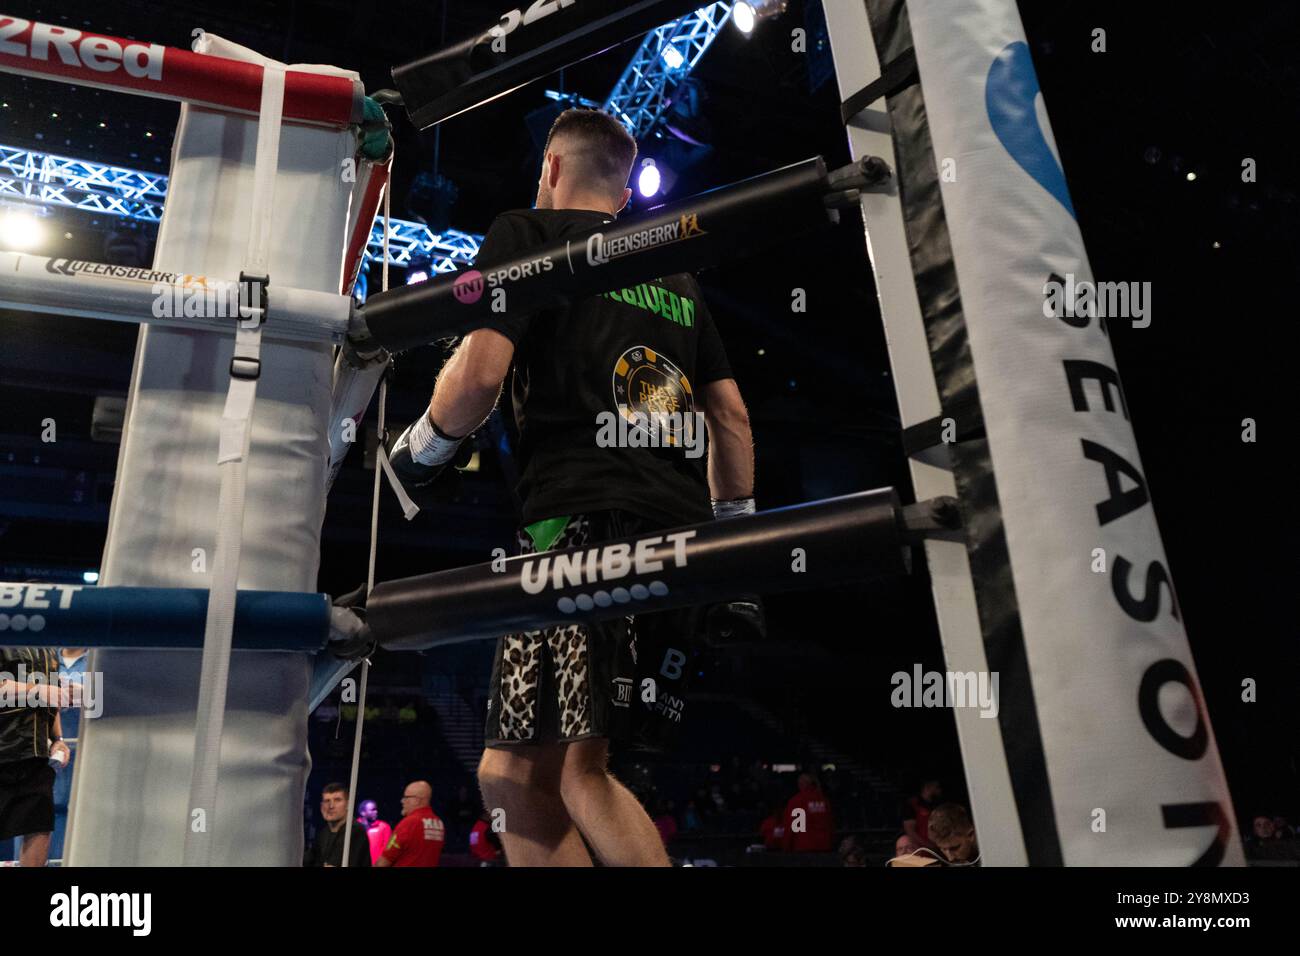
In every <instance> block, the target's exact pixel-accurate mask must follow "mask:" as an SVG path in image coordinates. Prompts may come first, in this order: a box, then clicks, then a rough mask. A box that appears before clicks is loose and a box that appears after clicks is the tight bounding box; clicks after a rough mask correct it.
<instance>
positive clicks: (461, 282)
mask: <svg viewBox="0 0 1300 956" xmlns="http://www.w3.org/2000/svg"><path fill="white" fill-rule="evenodd" d="M483 287H484V282H483V273H481V272H479V271H478V270H477V269H471V270H470V271H469V272H464V273H461V274H460V275H459V276H457V277H456V281H455V282H454V283H452V287H451V294H452V295H454V296H455V297H456V301H457V302H459V303H460V304H461V305H473V304H474V303H475V302H477V301H478V300H479V299H481V298H483Z"/></svg>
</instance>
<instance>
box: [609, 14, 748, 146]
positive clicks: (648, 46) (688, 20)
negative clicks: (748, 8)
mask: <svg viewBox="0 0 1300 956" xmlns="http://www.w3.org/2000/svg"><path fill="white" fill-rule="evenodd" d="M734 6H735V4H733V3H711V4H709V5H708V6H706V7H701V8H700V9H699V10H696V11H695V12H694V13H690V14H687V15H686V16H684V17H681V18H679V19H677V20H674V21H672V22H671V23H665V24H664V25H663V26H661V27H655V29H653V30H651V31H650V32H649V33H647V34H646V37H645V39H644V40H643V41H642V42H641V46H640V48H639V49H638V50H637V51H636V54H635V55H634V56H633V57H632V61H631V62H630V63H628V65H627V69H626V70H624V71H623V75H622V76H621V77H620V78H619V81H618V83H617V84H616V85H615V86H614V91H613V92H612V93H610V94H609V98H608V99H606V100H605V103H604V109H605V111H606V112H608V113H612V114H613V115H614V116H616V117H618V119H620V120H621V121H622V122H623V124H624V125H625V126H626V127H627V128H628V129H629V130H630V131H631V132H632V135H633V136H635V137H636V138H637V139H641V138H643V137H644V136H646V135H648V134H649V133H650V132H651V131H653V130H654V128H655V126H656V125H657V124H658V122H659V120H660V119H661V118H662V117H663V114H664V111H665V110H666V109H667V107H668V106H669V105H670V103H671V94H672V91H673V90H674V89H676V88H677V86H678V85H679V84H680V83H681V82H682V81H683V80H684V79H686V77H688V76H690V74H691V71H692V70H694V69H695V65H696V64H697V63H699V62H700V59H701V58H702V57H703V56H704V54H705V53H706V52H707V51H708V49H709V47H710V46H712V45H713V41H714V39H715V38H716V37H717V35H718V31H719V30H721V29H722V28H723V27H724V26H726V24H727V21H728V20H730V19H731V11H732V8H733V7H734Z"/></svg>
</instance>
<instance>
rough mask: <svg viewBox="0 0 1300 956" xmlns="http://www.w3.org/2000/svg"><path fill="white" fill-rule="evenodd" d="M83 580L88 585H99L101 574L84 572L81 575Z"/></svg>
mask: <svg viewBox="0 0 1300 956" xmlns="http://www.w3.org/2000/svg"><path fill="white" fill-rule="evenodd" d="M81 580H83V581H85V582H86V583H87V584H98V583H99V572H98V571H83V572H82V573H81Z"/></svg>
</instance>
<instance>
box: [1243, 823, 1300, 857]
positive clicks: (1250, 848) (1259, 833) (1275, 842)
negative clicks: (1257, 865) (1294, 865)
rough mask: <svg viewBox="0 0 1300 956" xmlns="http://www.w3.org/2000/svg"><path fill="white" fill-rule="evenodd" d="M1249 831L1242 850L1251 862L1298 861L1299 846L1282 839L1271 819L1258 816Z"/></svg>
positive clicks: (1291, 840)
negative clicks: (1250, 831)
mask: <svg viewBox="0 0 1300 956" xmlns="http://www.w3.org/2000/svg"><path fill="white" fill-rule="evenodd" d="M1283 822H1285V821H1283ZM1251 829H1252V831H1253V832H1252V833H1251V835H1250V836H1249V837H1248V838H1247V839H1246V840H1245V841H1243V848H1244V849H1245V851H1246V856H1248V857H1250V858H1251V859H1252V860H1283V861H1293V860H1300V844H1298V843H1297V841H1296V840H1294V839H1286V838H1284V837H1282V834H1280V833H1279V832H1278V829H1277V824H1276V823H1274V818H1273V817H1269V816H1266V815H1264V814H1260V815H1259V816H1257V817H1255V819H1254V820H1253V821H1252V824H1251Z"/></svg>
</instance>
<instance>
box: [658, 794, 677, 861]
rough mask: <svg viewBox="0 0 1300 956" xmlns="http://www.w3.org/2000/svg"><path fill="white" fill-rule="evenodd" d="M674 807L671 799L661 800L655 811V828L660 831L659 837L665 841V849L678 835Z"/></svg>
mask: <svg viewBox="0 0 1300 956" xmlns="http://www.w3.org/2000/svg"><path fill="white" fill-rule="evenodd" d="M673 809H674V807H673V802H672V801H671V800H668V801H664V800H660V801H659V806H658V807H657V809H656V812H655V818H654V825H655V829H656V830H658V831H659V838H660V839H661V840H663V841H664V847H665V849H666V848H667V846H668V844H670V843H672V842H673V839H674V838H675V837H676V836H677V816H676V814H675V813H674V812H673Z"/></svg>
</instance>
